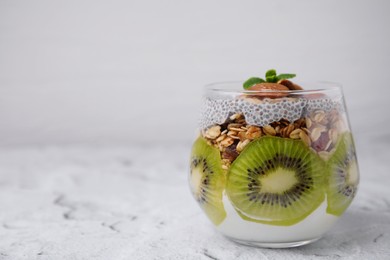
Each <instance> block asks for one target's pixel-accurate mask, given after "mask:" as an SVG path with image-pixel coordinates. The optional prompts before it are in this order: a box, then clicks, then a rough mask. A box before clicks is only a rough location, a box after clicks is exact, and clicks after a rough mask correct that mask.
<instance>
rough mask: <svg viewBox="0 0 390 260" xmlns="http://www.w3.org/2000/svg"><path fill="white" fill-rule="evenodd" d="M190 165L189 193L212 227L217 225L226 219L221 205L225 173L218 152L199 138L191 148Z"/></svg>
mask: <svg viewBox="0 0 390 260" xmlns="http://www.w3.org/2000/svg"><path fill="white" fill-rule="evenodd" d="M190 163H191V166H190V176H189V180H190V186H191V192H192V194H193V196H194V198H195V199H196V200H197V202H198V203H199V205H200V207H201V208H202V209H203V211H204V212H205V213H206V215H207V216H208V217H209V219H210V220H211V221H212V222H213V223H214V225H219V224H220V223H221V222H222V221H223V220H224V219H225V218H226V211H225V209H224V207H223V203H222V191H223V189H224V187H225V173H224V171H223V169H222V163H221V156H220V152H219V150H218V149H217V148H215V147H212V146H211V145H209V144H207V142H206V140H205V139H203V138H202V137H199V138H198V139H197V140H196V141H195V143H194V144H193V146H192V152H191V162H190Z"/></svg>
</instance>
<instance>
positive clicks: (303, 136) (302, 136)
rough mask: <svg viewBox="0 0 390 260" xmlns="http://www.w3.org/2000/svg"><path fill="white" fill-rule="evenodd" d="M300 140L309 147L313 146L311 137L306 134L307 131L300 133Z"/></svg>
mask: <svg viewBox="0 0 390 260" xmlns="http://www.w3.org/2000/svg"><path fill="white" fill-rule="evenodd" d="M299 138H300V139H301V140H302V141H303V142H304V143H305V144H306V145H307V146H310V145H311V141H310V137H309V136H308V135H307V134H306V133H305V131H300V132H299Z"/></svg>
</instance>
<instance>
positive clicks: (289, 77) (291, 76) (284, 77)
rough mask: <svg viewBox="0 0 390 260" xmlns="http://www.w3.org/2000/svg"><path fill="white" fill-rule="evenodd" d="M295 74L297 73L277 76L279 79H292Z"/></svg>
mask: <svg viewBox="0 0 390 260" xmlns="http://www.w3.org/2000/svg"><path fill="white" fill-rule="evenodd" d="M295 76H296V75H295V74H279V75H278V76H277V78H278V80H281V79H292V78H294V77H295Z"/></svg>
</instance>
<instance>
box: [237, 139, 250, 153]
mask: <svg viewBox="0 0 390 260" xmlns="http://www.w3.org/2000/svg"><path fill="white" fill-rule="evenodd" d="M249 142H250V140H249V139H246V140H244V141H240V142H239V143H238V144H237V147H236V149H237V151H238V152H241V151H242V150H244V148H245V146H246V145H247V144H249Z"/></svg>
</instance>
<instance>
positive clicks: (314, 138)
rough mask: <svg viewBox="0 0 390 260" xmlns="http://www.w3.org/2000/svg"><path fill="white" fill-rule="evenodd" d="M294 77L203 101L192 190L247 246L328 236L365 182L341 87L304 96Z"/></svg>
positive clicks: (253, 83)
mask: <svg viewBox="0 0 390 260" xmlns="http://www.w3.org/2000/svg"><path fill="white" fill-rule="evenodd" d="M294 76H295V75H293V74H280V75H278V74H276V71H275V70H270V71H268V72H267V73H266V77H265V79H261V78H250V79H249V80H247V81H246V82H244V84H243V87H244V89H243V90H241V91H239V90H237V91H236V92H233V91H223V90H216V91H213V90H211V91H210V93H209V95H206V97H205V100H204V105H203V110H202V115H201V120H200V123H199V128H200V131H199V137H198V138H197V140H196V141H195V142H194V144H193V147H192V152H191V161H190V163H191V166H190V176H189V180H190V186H191V191H192V194H193V196H194V198H195V199H196V201H197V202H198V203H199V205H200V207H201V208H202V209H203V210H204V212H205V213H206V215H207V216H208V218H209V219H210V220H211V221H212V223H213V224H214V225H215V226H216V227H217V229H218V230H219V231H221V233H223V234H224V235H226V236H227V237H229V238H232V239H234V240H237V241H241V242H246V243H250V242H254V243H256V242H257V243H260V244H261V243H294V242H298V241H312V240H315V239H318V238H319V237H321V235H322V234H324V233H325V232H326V231H327V230H329V228H330V227H331V226H332V225H333V224H334V223H335V221H337V219H338V217H339V216H340V215H342V214H343V212H344V211H345V210H346V209H347V207H348V206H349V205H350V203H351V201H352V199H353V198H354V196H355V194H356V191H357V186H358V183H359V173H358V167H357V160H356V155H355V148H354V144H353V139H352V134H351V132H350V128H349V124H348V121H347V115H346V110H345V106H344V103H343V97H342V94H341V92H340V90H339V89H336V90H334V89H332V90H330V91H326V89H320V90H305V89H303V88H302V87H301V86H300V85H298V84H296V83H294V82H292V80H291V78H293V77H294Z"/></svg>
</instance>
